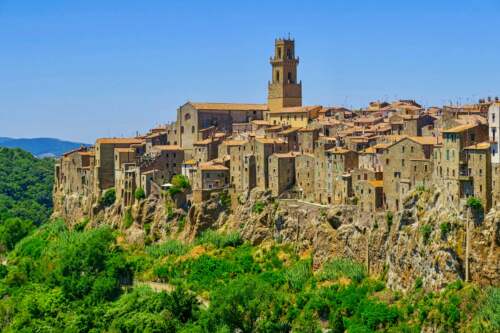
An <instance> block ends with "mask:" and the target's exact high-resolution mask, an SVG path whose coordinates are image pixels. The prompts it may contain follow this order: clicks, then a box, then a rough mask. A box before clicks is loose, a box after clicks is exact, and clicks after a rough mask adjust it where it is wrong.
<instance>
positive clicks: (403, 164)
mask: <svg viewBox="0 0 500 333" xmlns="http://www.w3.org/2000/svg"><path fill="white" fill-rule="evenodd" d="M401 166H402V167H404V166H405V160H404V159H402V160H401Z"/></svg>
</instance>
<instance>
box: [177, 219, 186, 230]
mask: <svg viewBox="0 0 500 333" xmlns="http://www.w3.org/2000/svg"><path fill="white" fill-rule="evenodd" d="M185 225H186V217H185V216H184V215H182V216H181V217H179V219H178V220H177V227H178V230H179V231H182V230H184V226H185Z"/></svg>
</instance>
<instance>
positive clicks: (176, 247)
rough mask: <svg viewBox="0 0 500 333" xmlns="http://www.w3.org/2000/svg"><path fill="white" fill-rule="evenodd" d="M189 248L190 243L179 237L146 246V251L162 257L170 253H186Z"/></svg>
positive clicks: (177, 254)
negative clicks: (180, 239) (183, 241)
mask: <svg viewBox="0 0 500 333" xmlns="http://www.w3.org/2000/svg"><path fill="white" fill-rule="evenodd" d="M189 248H190V247H189V245H187V244H184V243H182V242H181V241H179V240H177V239H172V240H168V241H166V242H164V243H160V244H155V245H151V246H148V247H147V248H146V253H147V254H149V255H150V256H152V257H154V258H162V257H166V256H169V255H175V256H181V255H183V254H186V253H187V252H188V251H189Z"/></svg>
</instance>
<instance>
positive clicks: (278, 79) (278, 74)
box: [276, 71, 280, 82]
mask: <svg viewBox="0 0 500 333" xmlns="http://www.w3.org/2000/svg"><path fill="white" fill-rule="evenodd" d="M276 82H280V71H276Z"/></svg>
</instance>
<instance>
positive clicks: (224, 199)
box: [219, 191, 231, 209]
mask: <svg viewBox="0 0 500 333" xmlns="http://www.w3.org/2000/svg"><path fill="white" fill-rule="evenodd" d="M219 203H220V204H221V206H222V207H223V208H224V209H229V208H230V207H231V197H230V196H229V194H228V193H227V191H222V192H221V193H220V194H219Z"/></svg>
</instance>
